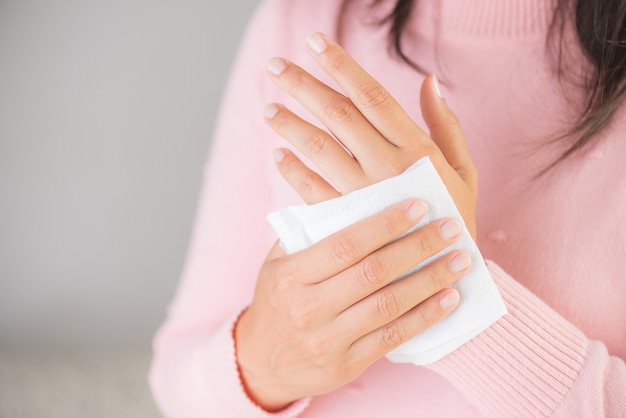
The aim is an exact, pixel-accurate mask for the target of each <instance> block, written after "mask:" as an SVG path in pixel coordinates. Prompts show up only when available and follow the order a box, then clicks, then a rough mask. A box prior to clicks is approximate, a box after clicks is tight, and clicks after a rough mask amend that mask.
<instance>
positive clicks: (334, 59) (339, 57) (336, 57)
mask: <svg viewBox="0 0 626 418" xmlns="http://www.w3.org/2000/svg"><path fill="white" fill-rule="evenodd" d="M347 64H348V59H347V57H346V56H345V55H344V54H337V53H335V54H328V66H329V67H330V69H331V70H332V71H334V72H338V73H341V72H343V71H344V70H345V68H346V66H347Z"/></svg>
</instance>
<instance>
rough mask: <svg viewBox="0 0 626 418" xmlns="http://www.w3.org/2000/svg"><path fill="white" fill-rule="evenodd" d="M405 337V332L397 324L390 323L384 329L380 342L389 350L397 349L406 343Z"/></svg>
mask: <svg viewBox="0 0 626 418" xmlns="http://www.w3.org/2000/svg"><path fill="white" fill-rule="evenodd" d="M404 335H405V334H404V332H403V331H402V329H401V328H400V325H398V323H397V322H390V323H389V324H387V325H385V326H384V327H383V329H382V333H381V336H380V342H381V344H382V345H383V346H385V347H388V348H393V347H397V346H398V345H400V344H402V341H404Z"/></svg>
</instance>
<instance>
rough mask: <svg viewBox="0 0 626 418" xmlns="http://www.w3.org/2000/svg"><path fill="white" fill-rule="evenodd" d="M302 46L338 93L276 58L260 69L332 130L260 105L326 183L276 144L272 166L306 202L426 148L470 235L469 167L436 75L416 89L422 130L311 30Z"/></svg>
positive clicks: (473, 190)
mask: <svg viewBox="0 0 626 418" xmlns="http://www.w3.org/2000/svg"><path fill="white" fill-rule="evenodd" d="M308 47H309V51H310V52H311V54H312V55H313V57H314V58H315V60H316V61H317V63H318V64H319V65H320V66H321V67H322V68H323V69H324V70H325V71H326V72H327V73H328V74H329V75H330V76H331V77H332V78H333V79H334V80H335V81H336V82H337V83H338V84H339V86H340V87H341V88H342V89H343V91H344V92H345V95H343V94H341V93H339V92H337V91H335V90H333V89H331V88H330V87H328V86H327V85H325V84H324V83H322V82H320V81H319V80H317V79H316V78H314V77H313V76H311V75H310V74H309V73H307V72H306V71H304V70H303V69H302V68H300V67H298V66H297V65H295V64H293V63H290V62H288V61H287V60H285V59H282V58H274V59H272V60H271V61H270V62H269V64H268V67H267V71H268V74H269V76H270V78H271V79H272V80H274V82H276V83H277V84H278V85H279V86H280V87H281V88H282V89H283V90H285V91H286V92H287V93H288V94H290V95H291V96H293V97H294V98H295V99H296V100H298V101H299V102H300V103H301V104H302V105H304V106H305V107H306V108H307V109H308V110H309V111H310V112H311V113H312V114H313V115H314V116H315V117H316V118H317V119H319V120H320V121H321V122H322V123H323V124H324V125H325V126H326V127H327V128H328V129H329V130H330V132H332V134H333V135H334V136H331V135H330V134H328V133H327V132H325V131H323V130H321V129H319V128H317V127H315V126H313V125H311V124H309V123H308V122H305V121H304V120H302V119H301V118H299V117H298V116H296V115H295V114H293V113H292V112H290V111H289V110H288V109H286V108H285V107H283V106H281V105H275V104H271V105H268V106H267V107H266V109H265V116H266V119H267V121H268V123H269V125H270V126H271V127H272V128H273V129H274V130H275V131H276V132H277V133H278V134H279V135H281V136H282V137H283V138H285V139H286V140H287V141H289V142H290V143H291V144H292V145H294V146H295V147H296V148H297V149H298V150H300V151H301V152H302V153H303V154H304V155H305V156H306V157H307V158H309V159H310V160H311V161H312V162H313V163H314V164H315V165H316V166H317V167H318V168H319V169H320V171H321V172H322V173H323V174H324V175H325V176H326V178H327V179H329V181H330V182H331V183H332V186H331V184H329V183H327V182H326V181H325V180H323V179H322V177H320V176H319V175H317V174H316V173H315V172H313V171H312V170H310V169H308V168H307V167H306V166H305V165H304V164H302V162H300V161H299V160H298V159H297V157H296V156H295V155H293V153H291V152H289V151H287V150H277V157H278V158H277V161H278V167H279V169H280V171H281V173H282V174H283V176H284V177H285V178H286V179H287V181H288V182H289V183H290V184H291V185H292V186H293V187H294V188H295V189H296V190H297V191H298V193H299V194H300V195H301V196H302V197H303V198H304V200H305V201H306V202H308V203H313V202H318V201H321V200H326V199H329V198H332V197H336V196H339V195H341V194H345V193H348V192H350V191H353V190H356V189H360V188H362V187H365V186H368V185H370V184H373V183H376V182H378V181H381V180H384V179H386V178H389V177H392V176H394V175H397V174H400V173H401V172H403V171H404V170H405V169H407V168H408V167H409V166H410V165H411V164H413V163H414V162H415V161H417V160H418V159H420V158H422V157H424V156H429V157H430V158H431V160H432V162H433V164H434V166H435V168H436V169H437V172H438V173H439V175H440V176H441V178H442V180H443V181H444V183H445V184H446V187H447V188H448V191H449V192H450V194H451V195H452V198H453V200H454V202H455V204H456V206H457V208H458V209H459V212H460V213H461V215H462V216H463V220H464V221H465V224H466V225H467V228H468V230H469V232H470V234H471V235H472V236H473V237H474V240H475V239H476V221H475V212H476V197H477V174H476V169H475V168H474V164H473V162H472V159H471V157H470V154H469V151H468V149H467V145H466V143H465V138H464V136H463V132H462V131H461V128H460V125H459V123H458V120H457V119H456V117H455V115H454V114H453V113H452V112H451V111H450V109H449V108H448V106H447V104H446V102H445V100H443V99H442V98H441V97H440V96H441V95H440V94H439V87H438V84H437V80H436V78H435V77H434V76H430V77H427V78H426V79H425V80H424V83H423V84H422V89H421V96H420V105H421V109H422V115H423V117H424V121H425V122H426V124H427V125H428V128H429V131H430V136H428V135H427V134H426V133H425V132H424V131H423V130H422V129H421V128H420V127H419V126H418V125H417V124H416V123H415V122H414V121H413V120H412V119H411V118H410V117H409V115H408V114H407V113H406V112H405V111H404V110H403V109H402V107H400V105H399V104H398V103H397V102H396V101H395V100H394V99H393V97H391V96H390V94H389V93H388V92H387V91H386V90H385V89H384V88H383V87H382V86H381V85H380V84H379V83H378V82H377V81H376V80H374V79H373V78H372V77H371V76H370V75H369V74H367V73H366V72H365V71H364V70H363V69H362V68H361V67H360V66H359V65H358V64H357V63H356V62H355V61H354V60H353V59H352V58H351V57H350V56H349V55H348V54H347V53H346V52H345V51H344V50H343V49H342V48H341V47H340V46H339V45H338V44H336V43H335V42H333V41H331V40H330V39H328V38H327V37H326V36H325V35H322V34H319V33H316V34H313V35H312V36H311V37H309V40H308ZM346 150H347V151H346Z"/></svg>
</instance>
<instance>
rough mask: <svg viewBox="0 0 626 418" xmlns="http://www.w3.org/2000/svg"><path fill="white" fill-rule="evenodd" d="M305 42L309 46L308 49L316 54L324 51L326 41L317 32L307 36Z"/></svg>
mask: <svg viewBox="0 0 626 418" xmlns="http://www.w3.org/2000/svg"><path fill="white" fill-rule="evenodd" d="M306 42H307V43H308V44H309V47H310V48H311V49H312V50H313V51H315V52H317V53H318V54H321V53H322V52H324V51H325V50H326V41H325V40H324V38H323V37H322V35H320V34H319V33H317V32H316V33H313V34H311V35H309V37H308V38H307V40H306Z"/></svg>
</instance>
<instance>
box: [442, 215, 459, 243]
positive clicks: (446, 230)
mask: <svg viewBox="0 0 626 418" xmlns="http://www.w3.org/2000/svg"><path fill="white" fill-rule="evenodd" d="M439 233H440V234H441V236H442V237H443V239H446V240H451V239H453V238H456V237H457V236H458V235H459V234H460V233H461V225H459V223H458V222H457V221H456V220H455V219H448V220H447V221H445V222H444V223H442V224H441V225H439Z"/></svg>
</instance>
